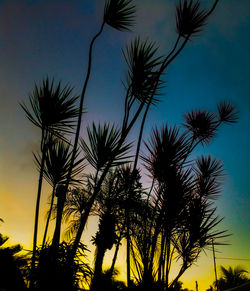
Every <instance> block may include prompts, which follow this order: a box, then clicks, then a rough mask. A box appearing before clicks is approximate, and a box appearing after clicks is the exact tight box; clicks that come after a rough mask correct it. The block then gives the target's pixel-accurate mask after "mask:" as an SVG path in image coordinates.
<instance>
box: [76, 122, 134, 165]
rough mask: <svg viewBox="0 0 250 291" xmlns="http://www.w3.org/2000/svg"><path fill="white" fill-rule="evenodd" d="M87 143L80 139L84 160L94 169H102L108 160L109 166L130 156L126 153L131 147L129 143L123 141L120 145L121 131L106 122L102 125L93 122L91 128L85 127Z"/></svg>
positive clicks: (124, 161) (124, 160) (125, 160)
mask: <svg viewBox="0 0 250 291" xmlns="http://www.w3.org/2000/svg"><path fill="white" fill-rule="evenodd" d="M87 133H88V139H89V145H88V144H87V143H86V142H85V141H84V140H83V139H81V147H82V149H83V151H84V154H85V158H86V160H87V161H88V162H89V163H90V164H91V166H93V167H94V168H95V169H96V170H98V171H99V170H102V169H103V168H104V167H105V166H106V165H107V164H108V163H109V162H112V163H111V167H113V166H118V165H121V164H124V163H127V162H128V159H129V158H130V156H128V155H127V153H128V151H129V149H130V148H131V143H130V144H126V143H125V142H123V144H122V145H120V144H119V143H120V138H121V132H120V130H118V129H116V128H115V127H114V126H112V127H110V125H109V124H108V123H105V124H104V125H103V126H102V125H100V124H99V125H98V127H96V125H95V124H94V123H93V124H92V128H90V127H87Z"/></svg>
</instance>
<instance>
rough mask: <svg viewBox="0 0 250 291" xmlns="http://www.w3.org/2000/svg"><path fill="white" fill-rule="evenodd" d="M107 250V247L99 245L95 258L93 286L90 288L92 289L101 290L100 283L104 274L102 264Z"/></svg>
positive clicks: (92, 290)
mask: <svg viewBox="0 0 250 291" xmlns="http://www.w3.org/2000/svg"><path fill="white" fill-rule="evenodd" d="M105 251H106V249H105V248H103V247H98V246H97V253H96V259H95V270H94V275H93V279H92V282H91V288H90V290H91V291H94V290H99V288H98V284H100V278H101V274H102V264H103V259H104V255H105Z"/></svg>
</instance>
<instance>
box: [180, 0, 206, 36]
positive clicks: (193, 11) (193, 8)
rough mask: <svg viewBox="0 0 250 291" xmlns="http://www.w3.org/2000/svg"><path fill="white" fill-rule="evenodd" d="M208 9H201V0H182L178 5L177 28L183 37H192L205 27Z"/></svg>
mask: <svg viewBox="0 0 250 291" xmlns="http://www.w3.org/2000/svg"><path fill="white" fill-rule="evenodd" d="M207 13H208V12H207V11H206V10H201V9H200V1H193V0H180V1H179V4H178V5H177V6H176V28H177V32H178V33H179V35H180V36H182V37H185V38H186V37H190V36H191V35H193V34H197V33H198V32H200V31H201V30H202V29H203V26H204V25H205V24H206V20H207Z"/></svg>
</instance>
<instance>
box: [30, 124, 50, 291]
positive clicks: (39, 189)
mask: <svg viewBox="0 0 250 291" xmlns="http://www.w3.org/2000/svg"><path fill="white" fill-rule="evenodd" d="M45 135H46V134H45V130H44V129H42V138H41V151H42V160H41V166H40V174H39V180H38V189H37V198H36V211H35V225H34V237H33V252H32V259H31V279H30V288H33V287H34V284H35V282H34V271H35V263H36V245H37V233H38V220H39V209H40V200H41V192H42V182H43V171H44V164H45V153H46V148H45V143H46V136H45Z"/></svg>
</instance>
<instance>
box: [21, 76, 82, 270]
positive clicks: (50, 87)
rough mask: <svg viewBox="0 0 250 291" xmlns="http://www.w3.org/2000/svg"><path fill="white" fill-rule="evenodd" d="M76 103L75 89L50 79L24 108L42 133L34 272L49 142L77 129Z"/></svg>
mask: <svg viewBox="0 0 250 291" xmlns="http://www.w3.org/2000/svg"><path fill="white" fill-rule="evenodd" d="M77 99H78V97H77V96H72V88H71V87H70V86H68V85H67V86H65V87H62V86H61V82H59V83H57V84H55V83H54V80H52V81H51V80H49V78H48V77H47V78H46V79H44V80H43V81H42V84H41V85H37V84H35V88H34V90H33V92H32V93H31V94H30V96H29V103H30V107H31V109H29V108H28V107H27V106H26V105H25V104H24V103H22V104H21V107H22V109H23V110H24V112H25V113H26V116H27V118H28V119H29V120H30V121H31V122H32V123H33V124H34V125H35V126H37V127H39V128H40V129H41V142H40V151H41V164H40V174H39V181H38V190H37V200H36V212H35V225H34V239H33V257H32V271H33V270H34V268H35V258H36V244H37V232H38V218H39V207H40V197H41V190H42V180H43V171H44V164H45V153H46V151H47V146H48V141H49V140H50V139H51V136H56V137H58V138H64V137H63V135H64V134H69V133H71V132H72V129H73V128H74V125H75V121H74V118H75V117H76V116H77V114H78V109H77V108H76V101H77Z"/></svg>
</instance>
